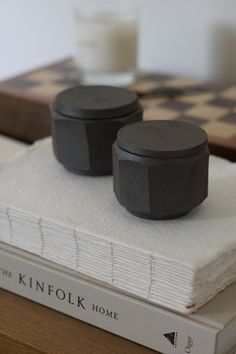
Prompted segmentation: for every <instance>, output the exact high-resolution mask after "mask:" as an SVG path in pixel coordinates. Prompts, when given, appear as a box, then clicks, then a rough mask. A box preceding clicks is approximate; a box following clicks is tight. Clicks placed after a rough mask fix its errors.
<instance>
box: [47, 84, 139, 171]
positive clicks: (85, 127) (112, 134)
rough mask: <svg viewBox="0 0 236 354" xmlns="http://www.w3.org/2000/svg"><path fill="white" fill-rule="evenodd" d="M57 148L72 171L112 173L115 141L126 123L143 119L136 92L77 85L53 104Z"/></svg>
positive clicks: (57, 155) (60, 158)
mask: <svg viewBox="0 0 236 354" xmlns="http://www.w3.org/2000/svg"><path fill="white" fill-rule="evenodd" d="M51 110H52V118H53V119H52V132H53V148H54V154H55V156H56V158H57V160H58V161H59V162H60V163H61V164H62V165H64V166H65V167H66V168H67V169H68V170H71V171H73V172H75V173H78V174H85V175H92V176H98V175H108V174H111V173H112V144H113V143H114V141H115V140H116V137H117V132H118V130H119V129H120V128H122V127H123V126H125V125H127V124H130V123H134V122H138V121H141V120H142V114H143V111H142V108H141V106H140V104H139V101H138V97H137V95H136V93H134V92H131V91H128V90H126V89H123V88H117V87H110V86H75V87H72V88H70V89H68V90H65V91H63V92H61V93H60V94H59V95H57V96H56V98H55V100H54V102H53V104H52V106H51Z"/></svg>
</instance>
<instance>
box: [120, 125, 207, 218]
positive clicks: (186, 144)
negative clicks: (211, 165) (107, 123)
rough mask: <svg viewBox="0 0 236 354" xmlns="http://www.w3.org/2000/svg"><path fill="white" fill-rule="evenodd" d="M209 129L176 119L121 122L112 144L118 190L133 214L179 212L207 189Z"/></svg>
mask: <svg viewBox="0 0 236 354" xmlns="http://www.w3.org/2000/svg"><path fill="white" fill-rule="evenodd" d="M208 162H209V150H208V139H207V134H206V133H205V131H204V130H203V129H201V128H199V127H197V126H194V125H192V124H188V123H184V122H177V121H150V122H141V123H135V124H131V125H130V126H128V127H124V128H122V129H121V130H120V131H119V133H118V136H117V141H116V142H115V143H114V145H113V176H114V177H113V178H114V192H115V195H116V197H117V199H118V201H119V202H120V204H121V205H123V206H124V207H125V208H126V209H127V210H129V211H130V212H131V213H132V214H134V215H136V216H138V217H141V218H148V219H157V220H158V219H159V220H161V219H173V218H178V217H180V216H182V215H184V214H186V213H188V212H189V211H191V210H192V209H193V208H195V207H196V206H198V205H199V204H200V203H202V202H203V200H204V199H205V198H207V195H208Z"/></svg>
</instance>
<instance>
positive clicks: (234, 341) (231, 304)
mask: <svg viewBox="0 0 236 354" xmlns="http://www.w3.org/2000/svg"><path fill="white" fill-rule="evenodd" d="M0 287H1V288H3V289H6V290H8V291H11V292H14V293H16V294H19V295H21V296H23V297H26V298H28V299H31V300H33V301H35V302H38V303H40V304H43V305H45V306H48V307H50V308H52V309H55V310H58V311H60V312H62V313H65V314H67V315H70V316H72V317H75V318H77V319H80V320H82V321H85V322H88V323H90V324H93V325H95V326H97V327H99V328H102V329H105V330H107V331H109V332H112V333H115V334H117V335H119V336H122V337H125V338H127V339H130V340H132V341H135V342H137V343H139V344H142V345H144V346H147V347H149V348H151V349H154V350H157V351H159V352H162V353H165V354H173V353H175V354H183V353H191V354H230V353H235V351H236V301H235V299H236V285H233V286H231V287H228V289H226V290H225V291H224V292H222V293H221V294H220V295H218V296H217V297H216V298H215V299H213V300H212V301H211V302H209V303H208V304H207V305H205V306H204V307H202V308H201V309H200V310H198V311H196V312H195V314H192V315H188V316H183V315H180V314H176V313H174V312H170V311H167V310H164V309H162V308H160V307H158V306H155V305H151V304H149V303H147V302H144V301H141V300H140V299H138V298H134V297H131V296H127V295H125V294H122V293H121V292H117V291H114V290H112V289H109V288H107V287H103V286H101V285H98V284H96V283H94V282H92V281H89V280H86V279H82V278H80V277H78V274H77V273H76V272H75V271H72V270H71V271H70V270H66V269H65V268H64V267H61V266H59V265H55V264H54V263H52V262H50V261H43V260H42V258H41V257H38V256H33V255H30V254H28V253H26V252H23V251H19V250H17V249H14V248H12V247H7V246H5V245H4V244H1V243H0Z"/></svg>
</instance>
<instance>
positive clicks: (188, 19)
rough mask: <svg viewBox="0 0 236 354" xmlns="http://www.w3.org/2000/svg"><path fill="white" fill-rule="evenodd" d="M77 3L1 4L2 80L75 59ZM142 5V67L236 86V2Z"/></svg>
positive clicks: (27, 0)
mask: <svg viewBox="0 0 236 354" xmlns="http://www.w3.org/2000/svg"><path fill="white" fill-rule="evenodd" d="M75 1H76V0H0V78H6V77H8V76H11V75H15V74H16V73H19V72H22V71H25V70H28V69H29V68H32V67H36V66H38V65H41V64H45V63H48V62H50V61H54V60H56V59H59V58H62V57H66V56H68V55H71V54H72V53H73V50H74V40H73V33H74V18H73V6H72V4H73V3H74V2H75ZM111 1H112V0H111ZM114 1H115V0H114ZM116 1H118V0H116ZM127 1H129V0H127ZM137 1H139V3H140V5H141V8H142V10H141V37H140V65H141V66H142V67H144V68H148V69H153V70H159V71H167V72H173V73H180V74H187V75H192V76H195V77H200V78H209V77H215V78H216V77H217V78H218V77H222V75H223V76H224V77H228V76H230V78H235V81H236V1H235V0H137Z"/></svg>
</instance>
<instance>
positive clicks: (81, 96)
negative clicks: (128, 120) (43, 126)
mask: <svg viewBox="0 0 236 354" xmlns="http://www.w3.org/2000/svg"><path fill="white" fill-rule="evenodd" d="M53 107H54V109H55V110H56V111H57V112H59V113H62V114H64V115H66V116H69V117H73V118H80V119H107V118H116V117H120V116H123V115H126V114H128V113H131V112H134V111H135V110H137V109H138V108H139V107H140V106H139V102H138V97H137V95H136V93H134V92H131V91H128V90H126V89H123V88H118V87H110V86H81V85H79V86H75V87H72V88H70V89H68V90H65V91H63V92H61V93H59V94H58V95H57V96H56V98H55V101H54V104H53Z"/></svg>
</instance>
